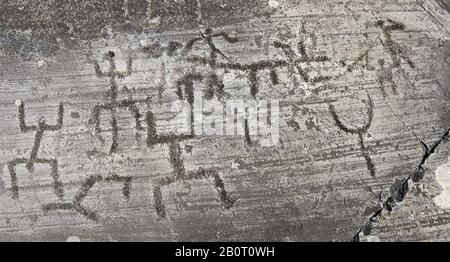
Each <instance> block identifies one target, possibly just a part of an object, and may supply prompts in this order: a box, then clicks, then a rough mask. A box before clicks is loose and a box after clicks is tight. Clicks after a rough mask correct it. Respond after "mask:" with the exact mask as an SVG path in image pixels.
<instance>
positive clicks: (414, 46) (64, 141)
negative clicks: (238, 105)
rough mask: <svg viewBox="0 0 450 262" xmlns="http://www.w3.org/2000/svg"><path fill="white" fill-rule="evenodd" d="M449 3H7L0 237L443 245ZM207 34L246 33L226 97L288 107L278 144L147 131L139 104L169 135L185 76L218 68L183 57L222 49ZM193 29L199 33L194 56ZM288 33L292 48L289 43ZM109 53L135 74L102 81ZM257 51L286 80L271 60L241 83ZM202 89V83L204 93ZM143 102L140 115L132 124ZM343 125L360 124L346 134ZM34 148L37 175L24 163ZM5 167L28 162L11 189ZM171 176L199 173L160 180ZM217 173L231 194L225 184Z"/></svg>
mask: <svg viewBox="0 0 450 262" xmlns="http://www.w3.org/2000/svg"><path fill="white" fill-rule="evenodd" d="M269 2H271V3H269ZM274 2H276V3H278V5H277V4H275V3H274ZM448 7H449V4H448V2H446V1H444V0H439V1H431V0H428V1H427V0H417V1H416V0H396V1H390V0H389V1H368V0H357V1H332V0H326V1H308V0H278V1H265V0H264V1H263V0H255V1H234V0H232V1H230V0H228V1H225V0H163V1H156V0H146V1H145V0H114V1H111V0H110V1H106V0H90V1H87V0H81V1H79V0H77V1H75V0H74V1H56V0H55V1H52V0H46V1H29V0H19V1H18V0H15V1H8V0H0V13H1V16H0V54H1V56H0V66H1V68H0V92H1V95H0V107H1V109H2V114H1V115H0V122H1V125H0V133H1V134H2V136H1V138H0V156H1V157H0V166H1V167H2V168H1V169H0V240H2V241H11V240H20V241H65V240H67V239H68V238H69V237H71V239H74V238H75V239H78V238H79V239H80V240H81V241H139V240H144V241H183V240H184V241H270V240H271V241H351V240H352V239H355V236H359V240H361V241H378V240H381V241H440V240H446V241H449V240H450V231H449V225H450V211H449V210H445V209H440V208H439V207H438V206H436V205H435V203H434V201H433V199H434V198H435V197H436V196H438V195H439V194H441V192H442V190H443V188H442V186H441V185H439V183H438V182H437V181H436V177H435V174H434V171H435V170H436V169H437V168H438V167H439V166H442V165H443V164H445V163H446V162H447V161H448V160H449V149H450V147H449V143H448V142H447V140H448V137H445V136H444V137H443V135H444V134H446V132H448V128H449V127H450V74H449V73H450V39H449V28H450V22H449V21H450V18H449V11H448V10H449V8H448ZM207 28H210V29H212V30H213V33H220V32H224V33H227V34H228V37H230V38H232V39H234V38H237V42H236V41H226V39H224V38H220V37H217V38H214V43H215V47H216V48H217V49H218V50H220V52H221V53H222V54H223V55H218V57H217V63H218V64H220V63H221V64H222V65H224V66H222V67H221V66H218V68H217V69H216V71H217V75H218V77H219V78H220V79H223V83H224V97H225V98H224V99H225V100H231V99H248V100H251V99H258V100H263V99H278V100H279V101H280V143H279V144H278V145H276V146H272V147H263V146H261V145H260V144H259V143H258V141H259V140H260V138H259V137H251V138H250V139H251V141H252V143H251V144H249V143H248V139H246V138H245V137H243V136H212V137H210V136H201V137H194V138H189V139H185V140H183V141H181V142H179V145H176V144H171V145H168V144H162V145H159V144H158V145H153V146H149V144H148V143H147V142H148V141H147V139H148V136H147V132H148V130H150V129H151V126H149V125H148V124H147V125H143V123H144V122H145V119H146V117H149V116H148V115H147V116H146V115H145V112H147V111H148V110H152V111H153V114H154V115H153V117H154V119H155V120H156V124H157V125H156V129H157V131H158V133H161V134H166V133H167V132H168V131H169V130H170V128H171V127H170V126H168V125H167V124H165V123H166V122H164V121H166V120H170V118H171V117H173V116H174V114H173V113H171V112H170V105H171V104H172V102H173V101H175V100H177V99H178V98H177V95H176V91H177V81H178V80H180V79H182V77H183V76H186V75H188V74H189V73H193V72H195V73H198V74H199V75H201V76H203V77H205V76H207V75H208V74H209V73H210V72H211V69H210V67H209V65H208V64H201V63H195V62H193V61H192V59H191V60H189V58H190V57H191V58H192V55H198V56H205V57H207V55H208V54H209V52H210V51H211V50H212V49H211V47H210V46H208V45H207V42H206V41H205V40H206V39H204V38H205V35H206V37H207V36H208V35H207V32H208V30H207ZM191 39H198V41H197V42H195V43H194V45H193V46H192V50H188V51H189V52H185V51H186V46H187V45H188V43H189V41H190V40H191ZM299 42H301V43H304V44H303V45H304V49H305V50H306V53H307V56H308V59H309V61H305V60H306V58H305V56H302V55H301V53H302V51H301V48H297V47H298V43H299ZM275 43H278V47H277V44H275ZM286 45H289V46H291V47H292V49H293V50H294V51H295V53H296V56H295V55H293V56H288V55H286V53H284V52H283V49H282V48H281V47H280V46H286ZM183 50H184V51H183ZM105 54H106V56H105ZM319 56H322V57H327V58H328V59H327V61H321V59H318V57H319ZM105 58H106V60H105ZM315 58H317V59H315ZM108 59H109V60H114V61H115V64H116V67H117V71H119V72H123V73H125V74H126V73H127V67H129V66H130V65H131V67H130V68H129V69H130V73H131V74H130V75H127V76H126V77H124V78H121V79H116V80H115V81H116V83H117V90H116V91H117V94H115V93H114V92H115V91H112V92H111V91H110V92H108V90H109V89H110V86H111V82H110V80H109V78H108V77H107V76H106V77H98V76H96V70H95V69H96V67H95V62H94V61H99V67H100V69H101V70H103V71H104V72H107V71H108V61H107V60H108ZM129 59H131V61H132V62H131V63H130V60H129ZM299 60H301V61H299ZM260 61H269V64H270V63H273V64H275V63H276V61H282V62H280V65H279V66H277V67H276V68H274V69H276V72H277V75H278V81H271V77H270V76H271V73H270V70H269V69H270V68H266V69H264V70H263V69H261V68H260V69H261V70H260V71H258V74H257V76H256V79H257V83H256V84H255V83H254V82H253V83H252V82H251V81H249V79H251V77H249V75H251V73H250V71H251V68H250V67H245V65H249V64H251V63H258V62H260ZM231 64H233V65H235V66H234V67H232V66H228V67H227V68H225V67H226V66H225V65H231ZM299 64H300V66H301V68H302V70H298V68H297V67H296V66H297V65H299ZM260 66H261V65H260ZM249 68H250V69H249ZM302 73H303V75H302ZM304 74H307V76H308V77H309V79H308V80H309V81H305V75H304ZM183 83H186V82H183ZM393 83H394V84H395V87H396V88H395V89H394V88H393V86H392V85H393ZM252 84H253V86H254V87H255V88H257V89H252V88H251V86H252ZM381 84H384V93H383V89H382V88H381ZM206 85H207V84H206V80H204V81H194V87H195V88H196V89H206V87H207V86H206ZM252 90H253V91H252ZM252 92H253V94H254V97H253V98H252V95H251V94H252ZM115 96H117V97H116V99H117V101H122V100H126V99H129V100H130V99H133V101H136V103H135V105H136V106H135V107H128V108H121V109H118V110H117V113H116V117H115V118H114V117H113V118H111V114H110V113H109V112H105V111H102V112H101V113H100V119H101V122H100V123H99V128H100V129H101V132H100V133H97V132H96V128H95V117H94V120H92V117H93V116H95V107H96V105H100V104H102V103H107V102H108V101H111V100H110V99H112V97H115ZM188 98H189V97H188ZM129 100H128V101H129ZM60 103H62V106H63V108H64V110H63V111H60V112H59V111H58V110H59V107H60ZM133 105H134V104H133ZM156 105H158V106H156ZM22 106H23V109H24V112H25V122H26V124H27V125H29V126H33V125H35V126H36V127H35V128H34V129H40V128H39V126H41V127H42V128H41V129H42V130H46V131H43V133H42V134H39V131H37V130H26V128H25V127H23V128H22V131H24V132H21V130H20V128H19V119H20V117H19V116H20V114H19V113H18V108H19V111H20V108H21V107H22ZM331 108H333V109H334V113H333V112H331ZM133 110H139V112H141V113H142V115H140V116H138V120H140V121H141V122H140V124H142V126H141V128H140V129H139V130H136V128H135V124H136V121H135V119H134V117H133V114H132V112H133ZM130 111H131V112H130ZM371 111H372V113H373V117H372V120H371V121H369V120H368V119H370V118H371V117H370V115H371V114H370V112H371ZM58 112H59V113H58ZM40 117H44V118H45V119H46V124H47V125H55V126H54V127H53V130H50V129H52V127H48V126H47V127H46V128H45V127H44V126H45V125H44V124H39V123H40V122H39V119H40ZM58 117H59V118H61V119H62V120H63V121H62V125H58V124H59V123H58V121H57V119H58ZM90 119H91V120H90ZM337 119H339V120H340V121H341V122H342V124H343V125H344V126H347V127H350V128H352V127H354V128H357V127H359V128H361V127H362V126H364V125H365V124H367V125H366V127H367V128H366V129H364V130H363V131H361V132H359V133H358V132H352V131H351V130H347V129H346V128H345V127H342V126H341V127H339V125H337V123H336V120H337ZM115 121H116V122H117V125H116V126H117V130H115V128H114V126H115V125H114V124H112V123H111V122H115ZM41 123H42V122H41ZM146 123H150V122H146ZM25 131H26V132H25ZM116 131H117V133H116ZM36 133H37V135H36ZM115 133H116V134H117V139H118V140H117V144H116V145H114V148H113V149H111V148H112V147H111V141H112V139H115V138H114V136H115V135H114V134H115ZM361 141H363V144H362V145H361ZM436 141H441V143H440V144H439V146H437V147H436V150H434V151H433V152H430V151H428V152H426V153H430V154H428V155H427V154H426V153H425V154H424V150H423V148H422V147H423V146H422V144H421V142H424V143H425V144H427V145H428V149H431V148H432V145H433V143H434V142H436ZM33 145H39V147H36V149H37V151H36V149H35V150H33ZM424 155H426V156H427V157H426V162H425V163H422V164H423V165H422V164H421V160H423V159H424ZM30 156H31V158H33V159H34V160H33V162H34V165H33V166H34V170H31V169H32V168H29V169H30V170H29V169H27V168H26V167H25V166H26V162H27V161H29V159H30ZM15 159H16V160H15ZM11 161H13V162H11ZM14 161H16V162H14ZM8 163H10V164H9V165H10V166H11V163H17V164H18V165H17V167H16V168H15V170H14V173H16V176H17V181H18V190H17V188H15V187H14V185H13V182H12V181H13V180H12V179H11V168H9V167H8ZM171 165H173V166H174V168H172V167H171ZM418 166H421V167H423V168H424V170H425V173H424V177H423V179H421V180H420V181H418V182H413V181H412V180H411V179H410V180H409V181H407V184H408V190H403V191H401V190H400V191H401V192H405V191H406V196H404V195H399V192H400V191H399V189H398V188H399V185H402V183H403V182H404V180H405V179H406V178H408V177H409V176H410V175H412V174H414V172H415V170H416V169H417V167H418ZM52 168H53V170H52ZM201 168H204V170H202V169H201ZM199 170H200V171H199ZM31 171H32V172H31ZM191 171H198V172H197V173H193V172H191ZM56 174H58V175H59V178H58V179H52V175H53V176H54V177H55V175H56ZM171 174H174V175H180V176H182V175H183V174H184V175H185V176H189V175H191V176H192V177H196V178H198V179H192V180H189V179H184V180H182V181H178V182H176V183H173V184H170V185H168V186H162V185H164V183H169V182H168V180H167V179H166V180H165V178H164V177H168V176H170V175H171ZM449 175H450V174H449ZM219 177H220V180H221V181H219V180H218V178H219ZM54 181H59V182H60V183H61V184H58V183H56V184H55V183H54ZM221 182H222V183H223V187H224V188H225V190H226V192H227V194H228V195H224V194H223V191H220V190H219V193H218V191H217V190H216V189H218V188H219V189H221ZM404 184H405V183H403V185H404ZM159 186H161V191H160V194H159V195H158V194H157V193H154V192H155V187H156V188H158V187H159ZM61 189H62V190H63V192H62V191H61ZM403 189H404V188H403ZM156 191H157V190H156ZM389 196H394V198H395V199H396V200H395V206H394V207H393V208H392V210H391V211H389V210H388V209H390V208H387V206H386V205H384V209H383V211H382V212H381V214H380V215H379V216H377V217H376V218H375V219H374V220H373V221H371V222H370V225H367V223H366V222H367V221H370V220H369V219H370V217H373V215H374V214H376V213H377V211H378V210H379V209H380V208H381V207H382V205H381V204H380V203H385V204H386V203H390V202H389ZM231 199H235V200H236V199H237V201H236V202H235V203H234V204H233V205H232V206H231V202H232V201H231ZM72 200H74V202H75V203H76V204H73V202H72ZM221 200H222V201H221ZM227 201H228V202H227ZM230 201H231V202H230ZM50 203H53V204H50ZM162 204H163V205H164V206H165V210H164V212H163V211H162V208H161V205H162ZM55 207H57V208H59V209H60V210H54V209H55ZM163 213H165V216H164V215H162V214H163ZM369 229H370V230H369ZM360 231H361V233H359V234H358V232H360ZM363 233H366V235H367V236H363V235H364V234H363Z"/></svg>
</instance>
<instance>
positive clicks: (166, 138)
mask: <svg viewBox="0 0 450 262" xmlns="http://www.w3.org/2000/svg"><path fill="white" fill-rule="evenodd" d="M386 24H388V25H386ZM378 25H379V26H380V27H381V28H382V30H383V34H384V38H385V41H384V43H383V45H384V46H385V47H386V48H387V51H388V52H389V54H390V55H391V57H392V61H393V64H392V66H389V67H385V66H384V64H385V62H384V60H380V61H379V64H380V72H379V74H380V77H378V79H379V83H380V88H381V90H382V94H383V96H385V95H386V92H385V86H386V83H390V84H391V86H392V88H393V91H394V93H395V92H396V86H395V83H394V82H393V80H392V68H393V67H398V66H400V59H404V60H405V61H406V62H407V63H408V64H409V66H410V67H411V68H414V64H413V63H412V62H411V60H410V59H409V57H408V56H407V54H406V53H405V51H404V50H405V49H404V47H403V46H401V45H400V44H399V43H397V42H395V41H394V40H392V37H391V32H392V31H394V30H402V29H403V28H404V26H403V25H402V24H399V23H396V22H393V21H391V20H388V21H380V22H378ZM218 37H222V38H223V39H224V40H225V41H226V42H228V43H235V42H237V41H238V39H237V38H235V37H231V36H229V35H228V34H226V33H223V32H222V33H214V32H213V31H212V30H210V29H208V30H206V31H205V32H204V33H203V32H201V36H200V37H198V38H194V39H192V40H191V41H189V42H188V43H187V44H186V45H185V46H184V48H183V45H182V44H180V43H178V42H173V41H172V42H169V44H168V45H167V46H166V47H162V46H160V45H159V44H154V45H150V46H146V47H144V49H143V51H144V52H145V53H147V54H148V55H150V56H151V57H153V58H158V57H160V56H162V55H163V54H164V53H166V54H167V55H168V56H174V55H176V54H177V53H179V52H178V51H180V50H181V49H182V50H181V53H182V54H183V55H185V56H186V54H187V53H189V51H190V50H191V49H192V48H193V46H194V44H195V43H197V42H199V41H204V43H205V44H206V45H207V47H208V50H209V56H207V57H202V56H195V55H191V56H186V60H187V61H189V62H192V63H196V64H198V65H205V66H208V70H205V71H204V72H206V73H204V74H192V73H191V74H188V75H185V76H184V77H183V78H181V79H180V80H179V81H177V82H176V85H177V95H178V98H179V99H180V100H185V101H187V102H188V103H189V104H190V105H191V109H192V105H193V102H194V101H193V99H192V98H193V92H194V91H193V90H194V87H193V86H194V82H195V81H203V80H205V81H206V83H207V85H206V86H207V90H206V91H204V93H205V97H206V98H207V99H210V98H212V97H213V96H216V97H217V98H218V99H223V95H224V83H223V81H222V80H221V79H219V77H218V74H217V72H216V70H218V69H230V70H238V71H242V72H245V73H246V74H247V76H248V81H249V85H250V92H249V93H250V95H251V97H252V98H253V99H254V98H256V95H257V94H258V77H257V76H258V73H259V72H260V71H269V72H270V80H271V82H272V84H274V85H275V84H278V82H279V78H278V75H277V69H279V68H282V67H286V68H287V69H288V70H289V73H290V74H297V75H298V76H299V77H301V78H302V79H303V81H304V82H306V83H311V84H314V83H317V82H321V81H326V80H329V79H330V77H327V76H325V77H324V76H318V77H310V76H309V75H308V72H307V71H306V70H305V69H304V68H303V67H302V66H301V64H309V63H311V62H325V61H329V60H330V59H329V58H328V57H327V56H314V55H311V54H308V52H307V51H306V48H305V46H304V44H303V42H299V43H298V48H297V50H295V49H294V48H292V47H291V46H290V45H287V44H284V43H281V42H277V41H275V42H274V43H273V47H275V48H277V49H279V50H281V51H282V53H283V54H284V57H285V58H286V59H282V60H270V59H267V60H261V61H259V62H254V63H250V64H242V63H237V62H233V61H231V60H230V59H229V58H228V57H227V56H226V55H225V54H224V53H223V52H222V51H220V50H219V49H218V48H217V47H216V45H215V44H214V41H213V40H214V39H215V38H218ZM367 56H368V51H366V52H364V53H363V55H362V56H361V57H360V58H358V59H357V60H356V62H355V63H358V62H359V61H360V60H362V58H365V59H366V60H367ZM218 57H222V59H218ZM104 59H105V60H106V61H108V63H109V70H108V71H102V70H101V69H100V66H99V64H98V62H96V61H93V64H94V69H95V72H96V75H97V77H99V78H107V79H108V80H109V91H108V98H109V99H108V100H107V101H106V102H105V103H102V104H98V105H95V106H94V108H93V109H92V114H91V117H90V120H89V123H90V124H91V125H92V126H93V127H94V128H95V132H96V133H97V134H100V133H101V132H102V130H101V128H100V124H101V123H100V122H101V114H102V113H103V112H106V113H109V114H110V116H111V127H112V128H111V130H112V131H111V132H112V142H111V146H110V149H109V153H110V154H114V153H115V152H116V149H117V146H118V141H119V126H118V122H117V110H118V109H128V110H129V111H130V112H131V114H132V115H133V117H134V119H135V120H136V124H135V128H136V129H138V130H144V127H143V126H145V128H146V129H147V130H146V132H147V139H146V144H147V146H148V147H153V146H155V145H158V144H160V145H161V144H165V145H168V148H169V155H170V158H169V160H170V164H171V166H172V174H171V175H168V176H166V177H162V178H159V179H157V180H156V181H155V183H154V187H153V199H154V207H155V210H156V213H157V215H158V216H159V217H161V218H165V217H166V216H167V211H166V208H165V205H164V201H163V197H162V193H161V189H162V188H163V187H165V186H168V185H170V184H173V183H176V182H179V181H187V180H198V179H212V180H213V183H214V187H215V189H216V190H217V192H218V195H219V198H220V201H221V204H222V206H223V207H224V208H225V209H229V208H231V207H232V206H233V204H234V203H235V201H236V199H233V198H232V197H230V195H229V193H228V192H227V191H226V189H225V185H224V182H223V180H222V179H221V177H220V175H219V173H218V171H217V170H216V169H215V168H199V169H197V170H186V169H185V167H184V161H183V159H182V156H181V155H182V152H181V147H180V142H181V141H185V140H188V139H191V138H193V137H194V134H193V133H192V134H191V135H174V134H158V133H157V131H156V121H155V116H154V114H153V112H151V111H148V112H146V113H145V114H142V113H141V112H140V110H139V107H138V104H139V103H142V102H148V100H147V99H142V100H139V99H133V98H128V99H123V100H119V99H118V96H119V91H118V84H117V80H118V79H122V78H125V77H128V76H130V75H131V74H132V63H133V61H132V60H131V58H130V59H128V61H127V66H126V71H125V72H118V71H117V69H116V63H115V54H114V53H113V52H112V51H109V52H107V53H106V54H105V55H104ZM220 61H226V62H220ZM366 63H367V61H366ZM354 66H355V64H353V65H350V66H349V71H350V67H352V68H353V67H354ZM367 69H369V68H367ZM205 75H206V76H205ZM367 104H368V106H367V114H368V120H367V121H366V123H365V124H364V125H363V126H361V127H350V126H346V125H344V124H343V123H342V121H341V120H340V118H339V116H338V114H337V112H336V109H335V107H334V106H333V105H332V104H330V105H329V111H330V114H331V116H332V118H333V120H334V122H335V124H336V125H337V126H338V127H339V128H340V129H341V130H343V131H344V132H346V133H349V134H355V135H357V136H358V138H359V146H360V151H361V154H362V156H363V157H364V159H365V161H366V164H367V169H368V170H369V172H370V175H371V176H375V166H374V164H373V162H372V159H371V157H370V154H369V150H368V148H367V146H366V145H365V143H364V139H363V137H364V134H366V133H367V131H368V129H369V128H370V125H371V123H372V118H373V102H372V99H371V97H370V95H368V100H367ZM17 106H18V118H19V128H20V131H21V132H23V133H27V132H32V131H33V132H35V140H34V145H33V147H32V149H31V153H30V155H29V157H24V158H16V159H13V160H11V161H9V162H8V163H7V168H8V170H9V173H10V176H11V191H12V198H13V199H18V198H19V179H18V176H17V172H16V167H17V166H18V165H24V166H25V167H26V168H27V170H28V171H29V172H30V173H32V172H33V170H34V166H35V165H36V164H39V165H47V166H49V167H50V170H51V177H52V180H53V190H54V193H55V194H56V195H57V196H58V198H59V202H55V203H48V204H44V205H43V206H42V209H43V210H44V211H50V210H72V211H76V212H78V213H79V214H81V215H83V216H84V217H86V218H88V219H91V220H98V218H99V217H98V215H97V213H96V212H94V211H92V210H90V209H89V208H87V207H85V206H84V205H83V200H84V198H85V197H86V196H87V194H88V192H89V190H90V189H91V188H92V187H93V186H94V185H95V184H96V183H99V182H102V181H105V182H108V181H109V182H120V183H123V190H122V193H123V196H124V198H125V199H129V197H130V188H131V183H132V177H131V176H118V175H112V176H109V177H102V176H100V175H91V176H89V177H88V178H87V179H85V180H84V181H83V182H82V184H81V187H80V189H79V191H78V192H77V193H76V194H75V196H74V197H73V200H72V201H71V202H64V190H63V185H62V183H61V181H60V175H59V172H58V161H57V159H50V158H40V157H39V156H38V151H39V148H40V145H41V141H42V138H43V135H44V133H45V132H51V131H58V130H60V129H61V128H62V126H63V116H64V107H63V104H60V105H59V108H58V116H57V119H56V124H55V125H49V124H47V123H46V120H45V119H44V118H40V119H39V120H38V121H37V123H36V124H35V125H31V126H30V125H28V124H27V123H26V120H25V104H24V103H23V102H22V101H19V100H18V101H17ZM191 117H192V119H193V117H194V116H193V112H191ZM142 121H145V125H142V124H141V122H142Z"/></svg>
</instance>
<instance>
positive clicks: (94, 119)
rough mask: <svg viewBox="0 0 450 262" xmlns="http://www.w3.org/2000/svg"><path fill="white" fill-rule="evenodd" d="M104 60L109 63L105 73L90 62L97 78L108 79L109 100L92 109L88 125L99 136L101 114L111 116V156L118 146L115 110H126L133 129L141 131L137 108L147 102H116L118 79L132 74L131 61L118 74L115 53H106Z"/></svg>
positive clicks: (95, 63)
mask: <svg viewBox="0 0 450 262" xmlns="http://www.w3.org/2000/svg"><path fill="white" fill-rule="evenodd" d="M103 58H104V60H106V61H108V63H109V70H108V71H107V72H103V71H102V70H101V69H100V66H99V64H98V62H97V61H92V63H93V64H94V68H95V74H96V75H97V77H99V78H108V79H109V90H108V93H107V97H108V98H109V100H108V102H106V103H103V104H99V105H96V106H94V108H93V109H92V115H91V118H90V120H89V123H90V124H91V125H93V126H94V127H95V132H96V133H97V134H98V135H100V133H101V132H102V130H101V128H100V123H101V112H102V111H109V113H110V114H111V129H112V142H111V146H110V150H109V154H112V153H114V152H115V151H116V149H117V146H118V144H119V126H118V124H117V113H118V112H117V109H121V108H123V109H128V110H129V111H130V112H131V114H132V116H133V117H134V119H135V128H136V129H137V130H142V126H141V113H140V112H139V108H138V107H137V104H138V103H144V102H146V101H148V98H146V99H140V100H133V99H132V98H129V99H124V100H118V95H119V91H118V84H117V80H118V79H123V78H125V77H128V76H130V75H131V73H132V66H133V60H132V59H131V57H130V58H128V60H127V69H126V71H125V72H119V71H117V70H116V62H115V53H114V52H112V51H108V52H107V53H105V54H104V57H103Z"/></svg>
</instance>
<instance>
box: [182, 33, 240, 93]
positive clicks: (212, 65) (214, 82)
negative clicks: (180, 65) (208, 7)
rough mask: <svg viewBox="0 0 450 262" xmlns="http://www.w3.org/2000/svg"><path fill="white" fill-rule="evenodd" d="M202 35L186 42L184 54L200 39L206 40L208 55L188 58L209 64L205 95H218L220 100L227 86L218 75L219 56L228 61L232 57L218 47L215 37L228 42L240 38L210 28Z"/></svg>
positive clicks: (191, 60) (233, 41) (236, 40)
mask: <svg viewBox="0 0 450 262" xmlns="http://www.w3.org/2000/svg"><path fill="white" fill-rule="evenodd" d="M200 35H201V37H196V38H193V39H191V40H190V41H189V42H187V43H186V46H185V47H184V50H183V54H184V55H188V53H189V52H190V51H192V48H193V46H194V44H195V43H197V42H199V41H204V42H206V44H207V46H208V48H209V50H210V51H209V56H208V57H202V56H196V55H192V56H188V57H187V60H188V61H190V62H200V63H201V64H205V65H208V66H209V72H208V73H207V76H206V84H207V89H206V91H205V94H204V97H205V98H206V99H212V98H213V97H214V96H216V97H217V98H218V99H219V100H220V99H222V97H223V95H224V88H225V87H224V84H223V81H222V80H221V79H220V78H219V77H218V75H217V69H218V68H219V67H218V57H222V58H224V59H226V60H227V61H229V60H230V59H229V58H228V57H227V56H226V55H225V54H224V53H223V52H222V51H220V50H219V49H218V48H217V46H216V45H215V44H214V39H215V38H223V39H224V40H225V41H226V42H227V43H236V42H238V39H237V38H236V37H232V36H230V35H229V34H228V33H225V32H219V33H214V32H213V30H212V29H210V28H208V29H205V32H204V33H202V32H201V31H200Z"/></svg>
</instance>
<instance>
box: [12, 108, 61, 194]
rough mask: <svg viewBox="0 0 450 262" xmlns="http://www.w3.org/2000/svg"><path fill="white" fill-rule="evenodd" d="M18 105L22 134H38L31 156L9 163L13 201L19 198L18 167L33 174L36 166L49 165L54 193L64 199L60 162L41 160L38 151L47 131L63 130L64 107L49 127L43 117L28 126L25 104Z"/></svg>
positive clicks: (47, 159)
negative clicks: (59, 171)
mask: <svg viewBox="0 0 450 262" xmlns="http://www.w3.org/2000/svg"><path fill="white" fill-rule="evenodd" d="M16 105H17V107H18V118H19V129H20V132H22V133H28V132H31V131H36V134H35V137H34V144H33V147H32V149H31V153H30V156H29V157H28V158H16V159H13V160H11V161H9V162H8V163H7V166H8V170H9V174H10V176H11V191H12V198H13V199H18V198H19V180H18V177H17V173H16V166H18V165H25V167H26V168H27V170H28V171H29V172H30V173H33V172H34V165H35V164H42V165H47V166H49V167H50V175H51V177H52V179H53V191H54V193H55V194H56V195H57V196H58V197H59V198H60V199H62V198H63V196H64V192H63V186H62V183H61V182H60V180H59V173H58V161H57V160H56V159H49V158H39V157H38V151H39V148H40V146H41V141H42V137H43V135H44V132H45V131H57V130H60V129H61V128H62V126H63V119H64V107H63V105H62V103H61V104H59V107H58V116H57V119H56V124H55V125H48V124H47V123H46V120H45V118H44V117H41V118H39V120H38V122H37V124H36V125H32V126H29V125H27V123H26V121H25V119H26V118H25V104H24V103H23V102H22V101H20V100H17V101H16Z"/></svg>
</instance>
